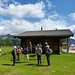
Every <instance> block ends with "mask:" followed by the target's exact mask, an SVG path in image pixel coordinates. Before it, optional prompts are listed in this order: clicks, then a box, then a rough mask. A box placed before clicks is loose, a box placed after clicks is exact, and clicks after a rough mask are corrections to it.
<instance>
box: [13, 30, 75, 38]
mask: <svg viewBox="0 0 75 75" xmlns="http://www.w3.org/2000/svg"><path fill="white" fill-rule="evenodd" d="M73 35H74V34H73V33H72V32H71V30H69V29H64V30H42V31H26V32H23V33H21V34H18V35H15V36H14V37H27V36H51V37H52V36H68V37H70V36H73Z"/></svg>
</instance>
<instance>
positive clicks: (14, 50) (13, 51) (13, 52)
mask: <svg viewBox="0 0 75 75" xmlns="http://www.w3.org/2000/svg"><path fill="white" fill-rule="evenodd" d="M16 48H17V47H16V46H14V49H13V50H12V56H13V66H15V63H16Z"/></svg>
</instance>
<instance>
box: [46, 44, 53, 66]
mask: <svg viewBox="0 0 75 75" xmlns="http://www.w3.org/2000/svg"><path fill="white" fill-rule="evenodd" d="M45 49H46V59H47V64H48V66H50V65H51V64H50V55H51V54H52V53H53V51H52V49H50V48H49V45H46V47H45Z"/></svg>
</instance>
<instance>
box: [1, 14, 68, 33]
mask: <svg viewBox="0 0 75 75" xmlns="http://www.w3.org/2000/svg"><path fill="white" fill-rule="evenodd" d="M50 16H52V15H50ZM50 16H49V17H48V18H44V19H42V20H40V21H38V22H29V21H27V20H24V19H12V20H4V19H1V21H0V26H1V25H3V28H4V29H3V33H4V32H5V34H8V33H9V34H19V33H22V32H25V31H33V30H41V26H42V28H43V30H54V29H56V28H57V29H66V28H67V23H66V22H65V21H64V20H57V21H56V20H53V19H52V18H54V17H52V18H51V17H50ZM56 17H57V16H56ZM0 30H1V27H0Z"/></svg>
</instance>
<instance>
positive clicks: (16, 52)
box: [12, 42, 53, 66]
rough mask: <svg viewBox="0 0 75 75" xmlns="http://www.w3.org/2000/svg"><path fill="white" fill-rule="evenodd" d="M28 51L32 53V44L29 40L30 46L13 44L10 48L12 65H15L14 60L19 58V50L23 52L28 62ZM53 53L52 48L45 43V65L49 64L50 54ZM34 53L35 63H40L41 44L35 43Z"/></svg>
mask: <svg viewBox="0 0 75 75" xmlns="http://www.w3.org/2000/svg"><path fill="white" fill-rule="evenodd" d="M29 51H30V52H31V53H32V44H31V42H30V46H26V47H24V48H22V47H16V46H14V49H13V50H12V56H13V66H14V65H15V62H16V60H20V59H19V57H20V52H22V53H23V54H24V59H27V60H28V62H29V55H28V53H29ZM52 53H53V51H52V49H51V48H50V47H49V45H48V43H47V42H46V43H45V54H46V59H47V65H48V66H50V55H51V54H52ZM35 54H36V57H37V64H38V65H41V64H42V61H41V57H42V45H41V44H40V43H39V44H37V46H36V48H35Z"/></svg>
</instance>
